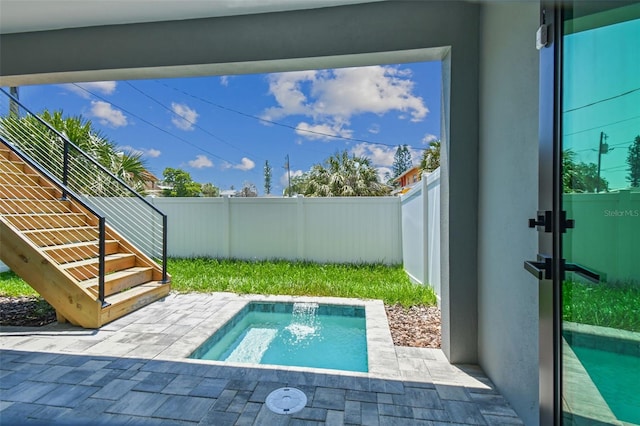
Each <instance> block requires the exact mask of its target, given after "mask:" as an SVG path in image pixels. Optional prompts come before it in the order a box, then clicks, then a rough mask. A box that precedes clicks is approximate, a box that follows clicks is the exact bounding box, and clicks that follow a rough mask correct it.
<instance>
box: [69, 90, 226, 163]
mask: <svg viewBox="0 0 640 426" xmlns="http://www.w3.org/2000/svg"><path fill="white" fill-rule="evenodd" d="M71 84H73V85H74V86H76V87H77V88H79V89H82V90H84V91H85V92H87V93H88V94H90V95H91V96H94V97H96V98H98V99H100V100H102V101H103V102H106V103H108V104H110V105H113V106H115V107H116V108H118V109H120V110H122V111H124V112H126V113H127V114H129V115H130V116H132V117H135V118H137V119H138V120H140V121H142V122H143V123H146V124H148V125H149V126H151V127H153V128H154V129H156V130H159V131H161V132H163V133H166V134H167V135H169V136H171V137H174V138H176V139H178V140H180V141H182V142H184V143H186V144H187V145H190V146H192V147H194V148H196V149H198V150H200V151H202V152H204V153H205V154H209V155H211V156H212V157H215V158H217V159H219V160H222V161H226V162H227V163H231V161H229V160H227V159H226V158H223V157H221V156H219V155H217V154H214V153H213V152H211V151H208V150H206V149H204V148H201V147H199V146H198V145H196V144H194V143H192V142H190V141H188V140H187V139H185V138H182V137H180V136H178V135H175V134H173V133H171V132H170V131H168V130H166V129H163V128H162V127H160V126H157V125H155V124H153V123H152V122H150V121H149V120H146V119H144V118H142V117H140V116H139V115H137V114H134V113H133V112H131V111H129V110H127V109H125V108H122V107H121V106H119V105H117V104H115V103H113V102H111V101H108V100H107V99H105V98H103V97H102V96H100V95H97V94H95V93H93V92H91V91H90V90H88V89H86V88H84V87H82V86H80V85H78V84H76V83H71Z"/></svg>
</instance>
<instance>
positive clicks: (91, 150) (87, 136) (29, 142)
mask: <svg viewBox="0 0 640 426" xmlns="http://www.w3.org/2000/svg"><path fill="white" fill-rule="evenodd" d="M39 116H40V118H42V119H43V120H44V121H46V122H48V123H49V124H50V125H51V127H53V128H54V129H56V130H57V131H58V132H60V133H62V134H63V135H65V136H66V137H67V138H68V139H69V140H70V141H71V142H73V144H75V145H76V146H78V148H80V149H81V150H82V151H83V152H84V153H86V154H87V155H88V156H89V157H91V158H92V159H94V160H95V161H97V162H98V163H100V164H101V165H102V166H104V167H105V168H106V169H107V170H109V171H110V172H111V173H113V174H114V175H116V176H117V177H119V178H120V179H122V180H123V181H124V182H125V183H127V184H128V185H129V186H130V187H132V188H133V189H135V190H137V191H142V190H143V189H144V183H145V181H146V180H147V176H148V172H147V169H146V165H145V162H144V160H143V159H142V156H141V154H137V153H133V152H130V151H126V150H123V149H121V148H120V147H118V145H116V144H115V143H114V142H112V141H110V140H109V139H108V138H107V137H106V136H104V135H103V134H102V133H101V132H100V131H99V130H97V129H95V128H94V127H93V124H92V122H91V120H88V119H86V118H84V117H82V116H64V114H63V112H62V111H60V110H58V111H54V112H49V111H48V110H44V111H43V112H42V113H40V114H39ZM0 127H2V130H3V133H5V135H6V136H7V137H9V138H10V139H11V140H12V141H14V143H16V144H17V145H18V146H19V147H20V148H21V149H23V150H24V151H25V152H26V153H27V154H28V155H29V156H30V157H31V158H32V159H34V160H35V161H36V162H38V163H40V164H41V165H43V166H44V167H47V168H48V167H53V164H52V163H56V166H57V165H59V164H62V152H63V147H64V144H63V143H62V142H61V141H60V140H59V138H57V137H54V133H53V132H51V130H49V129H48V128H47V127H46V126H45V125H44V124H42V122H40V121H39V120H38V119H37V118H36V117H34V116H32V115H28V116H25V117H22V118H17V117H16V116H9V117H4V118H3V119H2V126H0ZM26 134H29V135H32V137H29V138H28V139H27V138H25V137H24V135H26ZM69 171H70V174H69V178H70V180H69V183H70V185H71V187H72V188H75V189H76V190H78V191H81V192H83V193H86V194H92V195H100V194H104V193H103V192H101V191H102V190H107V189H115V187H113V185H111V187H110V186H109V182H108V179H107V178H106V174H104V173H100V172H99V171H98V170H97V169H96V168H95V166H92V165H91V164H90V162H89V161H88V160H87V159H86V157H84V156H83V155H82V154H80V153H79V152H77V151H76V150H74V149H71V150H70V151H69ZM110 195H113V194H110Z"/></svg>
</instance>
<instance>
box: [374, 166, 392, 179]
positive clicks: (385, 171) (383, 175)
mask: <svg viewBox="0 0 640 426" xmlns="http://www.w3.org/2000/svg"><path fill="white" fill-rule="evenodd" d="M376 171H377V172H378V179H380V182H382V183H387V177H388V176H391V168H389V167H377V168H376Z"/></svg>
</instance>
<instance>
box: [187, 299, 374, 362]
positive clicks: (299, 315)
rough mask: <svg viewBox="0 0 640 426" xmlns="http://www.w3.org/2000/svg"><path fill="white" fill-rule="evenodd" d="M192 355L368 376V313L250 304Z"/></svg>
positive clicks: (333, 307) (319, 306)
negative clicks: (359, 373) (365, 373)
mask: <svg viewBox="0 0 640 426" xmlns="http://www.w3.org/2000/svg"><path fill="white" fill-rule="evenodd" d="M189 357H190V358H195V359H205V360H215V361H229V362H240V363H250V364H273V365H286V366H298V367H313V368H329V369H336V370H346V371H358V372H367V371H368V363H367V336H366V319H365V309H364V307H360V306H342V305H323V304H317V303H300V302H295V303H283V302H251V303H249V304H247V306H245V307H244V308H243V309H242V310H241V311H240V312H238V314H236V315H235V316H234V317H233V318H232V319H231V320H230V321H228V322H227V323H226V324H225V325H224V326H223V327H222V328H220V330H218V331H217V332H215V333H214V334H213V335H212V336H211V337H210V338H209V339H207V340H206V341H205V342H204V343H203V344H202V345H201V346H200V347H198V348H197V349H196V350H195V351H194V352H193V353H192V354H191V355H190V356H189Z"/></svg>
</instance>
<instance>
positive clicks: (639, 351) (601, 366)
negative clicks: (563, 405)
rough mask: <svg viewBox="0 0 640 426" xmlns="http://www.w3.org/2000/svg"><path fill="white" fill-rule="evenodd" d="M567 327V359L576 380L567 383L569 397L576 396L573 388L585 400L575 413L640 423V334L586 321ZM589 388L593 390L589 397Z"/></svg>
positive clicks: (609, 419)
mask: <svg viewBox="0 0 640 426" xmlns="http://www.w3.org/2000/svg"><path fill="white" fill-rule="evenodd" d="M565 327H566V328H567V329H565V330H564V331H563V337H564V338H565V340H566V343H567V344H568V345H569V346H570V350H565V352H568V353H567V355H568V356H569V357H568V358H566V359H565V360H564V361H563V362H565V364H566V365H567V367H566V368H569V369H570V371H571V372H572V375H573V377H574V379H575V380H576V383H575V384H573V385H572V384H570V383H565V398H567V397H568V396H572V395H568V394H567V393H566V392H570V393H575V394H576V395H577V394H580V395H582V397H581V398H580V399H581V400H582V401H583V402H582V404H579V403H578V404H575V405H574V406H573V410H572V411H574V412H573V414H576V415H578V416H581V415H582V416H583V417H587V418H588V417H589V415H587V414H585V413H590V415H594V416H596V417H594V419H595V420H602V421H603V423H602V424H605V423H609V422H613V423H615V421H616V419H617V420H618V421H623V422H626V423H625V424H627V423H628V424H638V425H640V335H639V334H638V333H632V332H628V331H624V330H616V329H610V328H605V327H597V326H591V325H585V324H574V323H568V324H565ZM572 356H573V359H572V358H571V357H572ZM573 360H575V361H573ZM575 362H577V363H578V364H576V363H575ZM589 389H593V390H592V394H590V395H591V397H589V398H587V397H586V396H585V395H587V394H588V390H589ZM593 392H595V393H593ZM576 400H577V399H576ZM598 400H599V401H600V402H597V401H598ZM574 402H575V401H574ZM585 404H586V405H585ZM598 404H600V405H598ZM570 405H571V404H570ZM595 407H599V408H595ZM607 412H608V413H609V414H606V413H607ZM598 415H600V417H601V418H598ZM607 416H609V417H607ZM605 420H606V421H605Z"/></svg>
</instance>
